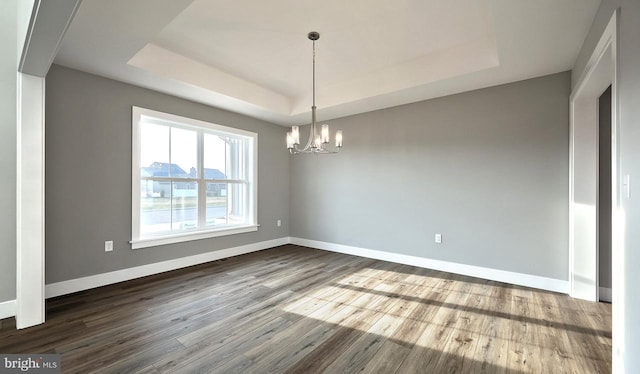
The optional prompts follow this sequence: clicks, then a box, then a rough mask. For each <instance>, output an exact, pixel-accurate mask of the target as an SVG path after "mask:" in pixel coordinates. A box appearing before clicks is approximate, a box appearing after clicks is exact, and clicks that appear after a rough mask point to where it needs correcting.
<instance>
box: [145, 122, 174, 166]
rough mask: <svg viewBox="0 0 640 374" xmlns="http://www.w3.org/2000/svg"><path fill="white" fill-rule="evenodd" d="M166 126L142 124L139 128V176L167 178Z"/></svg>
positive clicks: (167, 143) (167, 128) (167, 136)
mask: <svg viewBox="0 0 640 374" xmlns="http://www.w3.org/2000/svg"><path fill="white" fill-rule="evenodd" d="M169 130H170V128H169V127H168V126H161V125H154V124H151V123H147V122H143V123H142V124H141V126H140V165H139V167H140V176H141V177H167V176H169Z"/></svg>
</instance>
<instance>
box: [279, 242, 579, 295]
mask: <svg viewBox="0 0 640 374" xmlns="http://www.w3.org/2000/svg"><path fill="white" fill-rule="evenodd" d="M290 239H291V243H292V244H297V245H302V246H305V247H311V248H318V249H323V250H327V251H332V252H339V253H344V254H348V255H354V256H360V257H367V258H372V259H376V260H383V261H389V262H395V263H399V264H405V265H412V266H419V267H422V268H426V269H433V270H439V271H445V272H448V273H454V274H460V275H467V276H471V277H476V278H482V279H488V280H492V281H497V282H504V283H510V284H515V285H518V286H525V287H531V288H539V289H542V290H548V291H553V292H560V293H565V294H568V293H569V281H568V280H561V279H553V278H547V277H541V276H537V275H530V274H523V273H515V272H511V271H505V270H497V269H491V268H485V267H480V266H473V265H465V264H458V263H454V262H447V261H440V260H432V259H429V258H424V257H416V256H409V255H403V254H398V253H391V252H385V251H378V250H374V249H366V248H359V247H352V246H347V245H342V244H335V243H327V242H321V241H317V240H309V239H301V238H295V237H292V238H290Z"/></svg>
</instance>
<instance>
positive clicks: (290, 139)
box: [287, 131, 293, 149]
mask: <svg viewBox="0 0 640 374" xmlns="http://www.w3.org/2000/svg"><path fill="white" fill-rule="evenodd" d="M287 149H293V136H292V135H291V131H289V132H288V133H287Z"/></svg>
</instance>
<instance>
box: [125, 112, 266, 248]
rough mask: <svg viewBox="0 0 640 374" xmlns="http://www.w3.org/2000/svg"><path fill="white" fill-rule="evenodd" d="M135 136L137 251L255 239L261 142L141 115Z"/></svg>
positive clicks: (136, 119) (211, 126)
mask: <svg viewBox="0 0 640 374" xmlns="http://www.w3.org/2000/svg"><path fill="white" fill-rule="evenodd" d="M133 134H134V140H133V150H134V157H133V173H132V174H133V196H132V201H133V207H132V221H133V222H132V233H133V238H132V243H133V247H134V248H136V247H142V246H149V245H145V244H137V243H141V242H145V241H147V242H152V245H157V244H165V241H163V240H161V239H162V238H171V237H178V236H180V237H184V239H185V240H189V238H188V236H189V235H193V234H197V238H201V237H202V234H203V233H211V234H212V235H211V236H219V235H226V234H232V233H237V232H238V228H243V227H247V228H253V229H252V230H249V231H255V228H256V227H257V224H256V217H257V214H256V196H257V194H256V186H255V177H256V170H255V164H256V162H255V156H256V146H257V144H256V143H257V134H255V133H251V132H247V131H243V130H238V129H234V128H229V127H224V126H220V125H216V124H212V123H207V122H203V121H198V120H193V119H189V118H185V117H179V116H174V115H171V114H167V113H162V112H156V111H152V110H148V109H143V108H138V107H133ZM179 241H184V240H179ZM153 242H157V244H153ZM170 242H175V240H170Z"/></svg>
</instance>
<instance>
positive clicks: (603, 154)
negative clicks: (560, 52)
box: [596, 86, 613, 303]
mask: <svg viewBox="0 0 640 374" xmlns="http://www.w3.org/2000/svg"><path fill="white" fill-rule="evenodd" d="M611 183H612V181H611V86H609V87H608V88H607V89H606V90H605V91H604V93H602V95H600V97H599V98H598V205H597V208H596V212H597V226H598V291H599V292H598V298H599V301H605V302H609V303H610V302H611V273H612V264H611V258H612V257H611V256H612V253H611V240H612V237H611V228H612V220H611V219H612V208H613V207H612V204H611V201H612V195H611V194H612V191H611Z"/></svg>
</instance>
